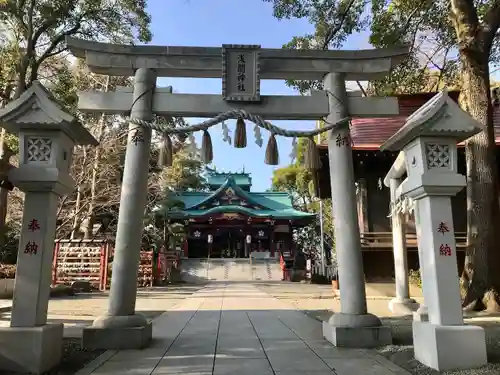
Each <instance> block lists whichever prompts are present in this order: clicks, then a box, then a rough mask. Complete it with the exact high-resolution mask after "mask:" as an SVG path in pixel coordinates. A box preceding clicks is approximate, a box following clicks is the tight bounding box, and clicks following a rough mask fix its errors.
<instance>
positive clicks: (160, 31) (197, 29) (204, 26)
mask: <svg viewBox="0 0 500 375" xmlns="http://www.w3.org/2000/svg"><path fill="white" fill-rule="evenodd" d="M148 10H149V12H150V14H152V18H153V22H152V31H153V34H154V36H153V41H152V44H156V45H185V46H212V47H215V46H221V45H222V44H260V45H261V46H262V47H263V48H281V46H282V45H283V44H285V43H287V42H288V41H290V39H291V38H292V37H293V36H295V35H303V34H306V33H308V32H311V31H312V29H313V27H312V26H311V25H310V24H309V23H308V22H307V20H287V21H277V20H276V19H275V18H274V17H273V13H272V6H271V4H269V3H265V2H263V1H262V0H149V2H148ZM367 40H368V36H367V34H365V35H352V36H351V37H350V38H349V40H348V41H347V43H346V45H345V46H344V48H346V49H361V48H369V45H368V42H367ZM158 85H159V86H168V85H172V86H173V88H174V92H179V93H199V94H220V93H221V89H222V86H221V85H222V84H221V81H220V80H219V79H189V78H163V79H161V80H159V82H158ZM261 92H262V94H263V95H298V93H296V92H294V90H292V89H291V88H289V87H287V86H286V85H285V83H284V81H269V80H265V81H262V84H261ZM191 120H193V121H194V122H196V119H190V122H191ZM273 123H274V124H276V125H279V126H282V127H286V128H288V129H297V130H298V129H308V128H312V127H314V122H312V121H309V122H307V121H276V122H273ZM227 124H228V126H229V128H230V129H232V130H234V125H235V122H234V121H230V122H228V123H227ZM252 129H253V124H247V135H248V146H247V147H246V148H244V149H235V148H233V147H232V146H230V145H228V144H227V143H224V142H222V131H221V126H220V125H218V126H214V127H212V128H211V129H210V134H211V136H212V143H213V148H214V163H213V165H215V166H216V167H217V169H218V170H221V171H225V172H237V171H241V170H242V169H243V168H245V171H246V172H250V173H251V174H252V179H253V189H252V190H253V191H264V190H266V189H268V188H269V187H270V186H271V177H272V172H273V169H275V168H279V167H281V166H286V165H288V164H289V162H290V159H289V157H288V155H289V154H290V152H291V140H290V139H285V138H283V137H279V138H277V141H278V147H279V153H280V166H277V167H273V166H269V165H266V164H264V154H265V147H266V143H267V139H268V133H267V131H265V130H263V131H262V135H263V138H264V144H263V146H262V148H259V147H258V146H257V145H256V144H255V142H254V139H253V130H252ZM200 136H201V134H197V139H198V140H199V139H200Z"/></svg>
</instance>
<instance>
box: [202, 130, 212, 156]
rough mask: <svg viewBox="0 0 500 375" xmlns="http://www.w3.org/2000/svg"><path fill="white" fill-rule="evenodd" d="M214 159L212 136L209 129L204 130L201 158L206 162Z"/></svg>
mask: <svg viewBox="0 0 500 375" xmlns="http://www.w3.org/2000/svg"><path fill="white" fill-rule="evenodd" d="M213 159H214V149H213V147H212V138H211V137H210V133H209V132H208V130H204V131H203V137H202V139H201V160H202V161H203V163H205V164H210V163H211V162H212V160H213Z"/></svg>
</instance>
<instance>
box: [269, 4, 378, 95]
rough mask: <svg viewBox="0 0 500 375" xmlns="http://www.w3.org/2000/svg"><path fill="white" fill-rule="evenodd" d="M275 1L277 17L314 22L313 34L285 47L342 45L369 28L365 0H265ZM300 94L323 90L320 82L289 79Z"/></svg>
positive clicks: (337, 46) (321, 47)
mask: <svg viewBox="0 0 500 375" xmlns="http://www.w3.org/2000/svg"><path fill="white" fill-rule="evenodd" d="M264 1H265V2H268V3H272V4H273V13H274V16H275V17H276V18H277V19H279V20H281V19H290V18H305V19H307V20H308V21H309V22H310V23H311V24H312V25H314V28H315V32H314V33H313V34H308V35H303V36H296V37H294V38H293V39H292V40H291V41H290V42H289V43H287V44H285V45H284V46H283V48H287V49H328V48H340V47H341V46H342V44H343V43H344V42H345V41H346V39H347V37H348V36H349V35H351V34H352V33H355V32H360V31H362V30H363V29H364V28H365V27H367V25H368V22H369V17H367V15H366V13H365V12H364V11H365V6H366V1H365V0H264ZM287 84H288V85H289V86H292V87H295V88H296V89H298V90H299V91H300V92H301V93H306V92H308V91H309V90H310V89H320V88H321V83H320V82H311V81H296V80H288V81H287Z"/></svg>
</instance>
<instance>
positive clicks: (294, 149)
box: [290, 138, 297, 163]
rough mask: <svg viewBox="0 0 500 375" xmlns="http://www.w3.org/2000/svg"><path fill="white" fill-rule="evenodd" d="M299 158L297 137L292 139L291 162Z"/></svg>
mask: <svg viewBox="0 0 500 375" xmlns="http://www.w3.org/2000/svg"><path fill="white" fill-rule="evenodd" d="M295 159H297V138H294V139H293V140H292V152H290V163H293V162H294V161H295Z"/></svg>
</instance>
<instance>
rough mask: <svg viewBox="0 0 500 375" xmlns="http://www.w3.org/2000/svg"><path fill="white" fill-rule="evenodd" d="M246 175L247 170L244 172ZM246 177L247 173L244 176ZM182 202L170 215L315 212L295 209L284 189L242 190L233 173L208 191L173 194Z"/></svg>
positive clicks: (282, 215)
mask: <svg viewBox="0 0 500 375" xmlns="http://www.w3.org/2000/svg"><path fill="white" fill-rule="evenodd" d="M247 176H248V174H247ZM248 179H249V180H251V179H250V177H249V176H248ZM176 198H177V199H178V200H179V201H182V202H183V203H184V206H185V208H184V209H183V210H179V209H177V210H171V211H170V212H168V216H169V217H171V218H189V217H202V216H211V215H214V214H224V213H239V214H243V215H246V216H252V217H263V218H264V217H266V218H273V219H289V220H293V219H294V220H297V219H307V218H309V219H312V218H314V217H315V216H316V214H311V213H308V212H302V211H299V210H296V209H295V208H293V206H292V197H291V196H290V194H288V193H281V192H265V193H252V192H248V191H245V190H243V189H242V188H241V187H240V184H238V183H237V181H236V179H235V177H234V175H233V174H228V176H227V177H226V179H225V181H224V183H223V184H221V185H220V186H219V188H218V189H217V190H215V191H210V192H182V193H178V195H177V197H176Z"/></svg>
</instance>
